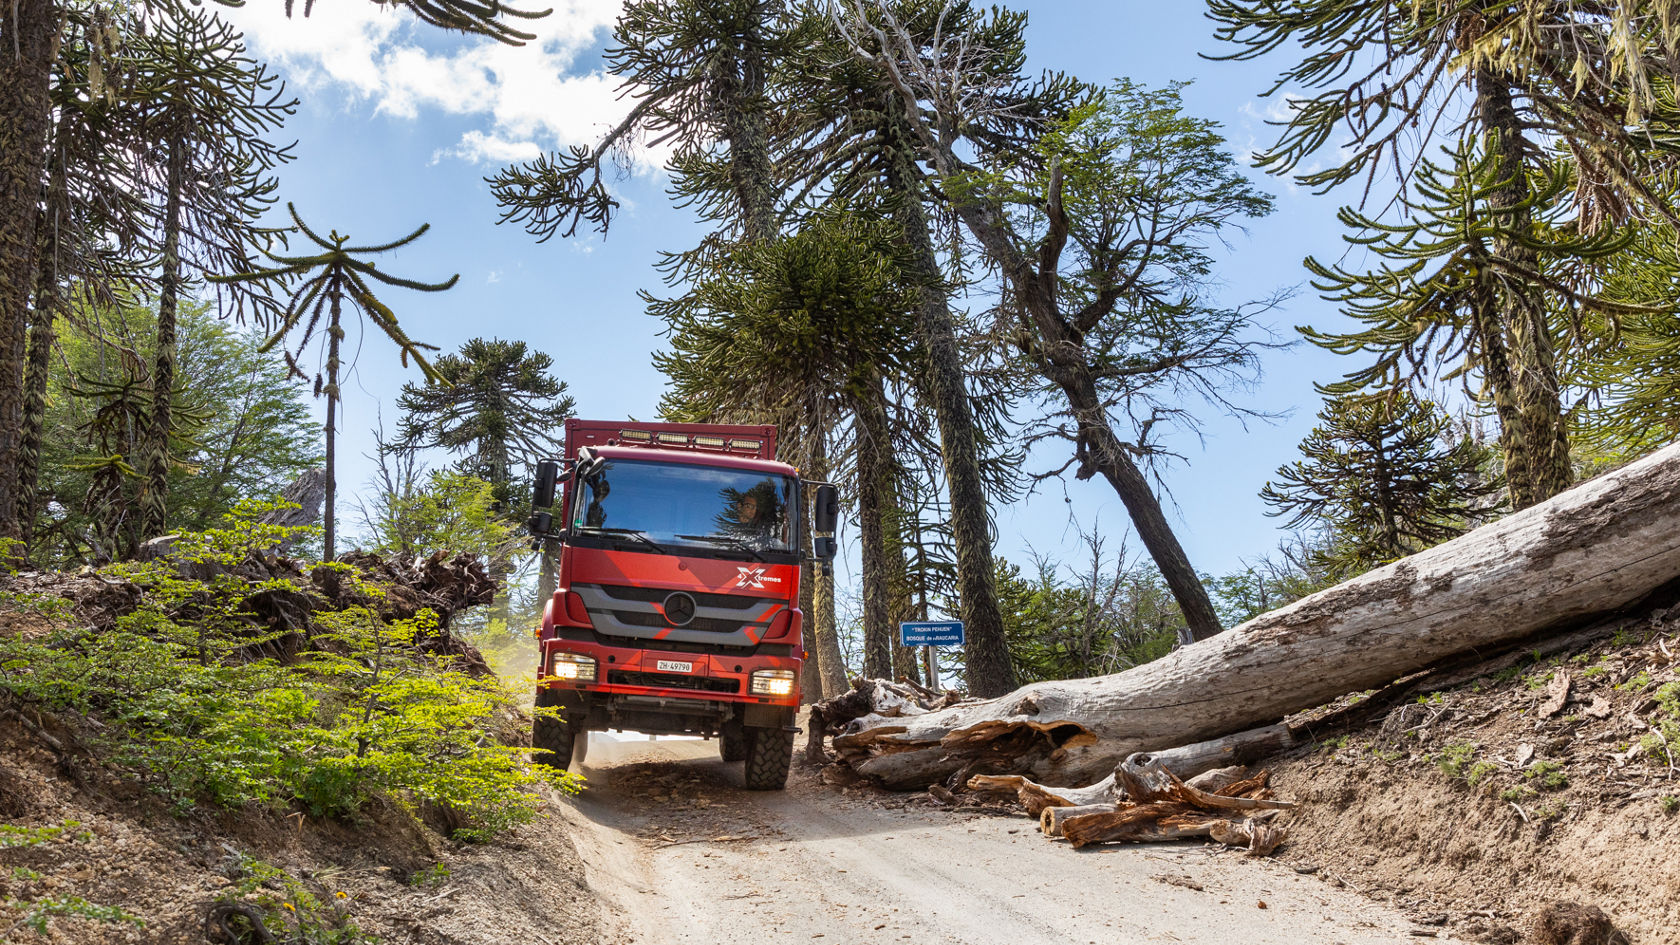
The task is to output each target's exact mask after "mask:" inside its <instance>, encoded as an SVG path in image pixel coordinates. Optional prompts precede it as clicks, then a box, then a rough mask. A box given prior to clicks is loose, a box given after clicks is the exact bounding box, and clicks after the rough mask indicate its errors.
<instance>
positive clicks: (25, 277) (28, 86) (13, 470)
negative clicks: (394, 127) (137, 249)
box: [0, 0, 548, 538]
mask: <svg viewBox="0 0 1680 945" xmlns="http://www.w3.org/2000/svg"><path fill="white" fill-rule="evenodd" d="M377 2H379V3H381V4H382V5H385V6H390V7H402V8H404V9H407V10H408V11H409V12H410V13H413V14H414V15H415V16H416V17H418V18H420V19H421V20H422V21H424V22H426V23H429V24H431V25H433V26H436V27H439V28H442V29H447V30H453V31H458V32H465V33H476V34H480V35H485V36H489V37H491V38H493V39H496V40H498V41H500V42H504V43H510V44H514V45H517V44H520V43H523V42H525V41H528V40H530V39H533V38H535V37H534V36H533V35H532V34H530V33H526V32H523V31H521V30H520V29H519V28H518V26H517V25H516V24H517V23H519V22H520V21H523V20H530V19H535V18H539V17H542V16H546V15H547V13H548V11H525V10H521V9H519V8H517V7H512V6H509V5H508V4H505V3H491V4H485V3H481V2H479V0H377ZM74 5H75V4H74V0H17V2H15V3H7V4H0V538H15V537H17V536H18V535H19V532H20V528H19V515H18V501H17V493H18V479H17V477H18V475H19V463H18V459H19V456H18V451H19V449H20V445H21V444H20V440H21V431H22V429H23V424H22V412H23V396H24V395H23V384H24V374H23V365H24V358H25V345H26V336H27V331H28V325H29V297H30V293H31V291H32V290H33V288H34V285H35V280H34V278H33V274H34V268H35V265H34V263H35V249H36V246H37V244H38V239H37V234H38V230H39V223H40V220H41V199H40V198H41V191H42V188H43V185H44V179H43V174H44V171H45V168H46V157H47V140H48V134H49V127H50V124H51V120H50V102H49V94H50V89H51V85H52V70H53V61H54V58H55V56H56V55H57V52H58V50H59V49H60V48H61V46H62V43H61V40H62V39H63V36H62V30H63V29H64V28H65V26H66V25H67V24H69V23H70V22H71V21H72V19H73V18H72V17H70V16H68V15H67V14H68V12H69V9H70V7H72V6H74ZM148 6H149V7H152V8H153V9H156V8H160V7H166V6H167V7H178V6H182V4H178V3H175V2H173V0H160V2H158V3H156V4H148ZM301 6H302V8H303V11H304V12H305V13H307V12H308V8H309V6H310V4H309V3H304V4H302V5H301ZM292 8H293V5H292V4H291V3H290V2H288V3H287V4H286V9H287V11H288V13H289V12H291V10H292Z"/></svg>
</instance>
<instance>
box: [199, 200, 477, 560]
mask: <svg viewBox="0 0 1680 945" xmlns="http://www.w3.org/2000/svg"><path fill="white" fill-rule="evenodd" d="M286 209H287V211H289V212H290V213H291V215H292V223H293V224H294V225H295V226H296V227H297V231H298V232H299V233H301V234H303V236H304V237H305V238H307V239H308V240H309V241H310V242H312V243H314V244H315V245H316V247H318V248H319V249H320V250H321V252H319V253H315V254H313V255H309V256H302V255H286V254H280V253H275V252H272V251H270V250H264V251H263V255H264V256H266V257H268V259H269V261H270V262H272V263H273V264H274V265H273V266H271V267H269V268H266V269H259V270H256V271H253V272H245V273H239V274H236V275H231V276H212V277H210V281H212V282H218V283H224V284H236V285H238V284H243V285H247V286H249V285H252V284H262V285H265V286H267V287H271V288H273V289H274V290H280V289H285V291H288V292H290V297H289V298H288V299H287V301H286V306H285V310H284V311H283V312H282V313H281V315H280V319H279V326H278V327H277V328H276V329H275V331H274V333H273V334H272V335H270V336H269V338H268V340H267V341H265V342H264V343H263V346H262V348H261V350H263V351H268V350H271V349H273V348H274V347H276V346H279V347H281V349H282V350H283V351H285V353H286V361H287V363H288V364H290V365H291V368H292V371H293V373H295V374H296V375H297V376H298V377H301V378H308V376H309V375H308V373H307V372H305V371H304V369H303V368H302V366H301V365H300V364H299V361H298V358H299V357H301V356H302V354H303V349H304V348H306V347H308V346H309V343H310V342H311V341H313V340H315V339H317V338H320V337H322V336H323V335H324V336H325V346H326V365H325V367H324V369H323V370H322V371H318V372H316V373H315V395H316V396H317V397H319V396H322V395H325V396H326V398H327V422H326V427H325V429H326V438H327V497H326V509H325V513H324V522H323V524H324V531H323V535H322V557H323V558H324V559H325V560H327V561H331V560H332V559H333V551H334V548H333V542H334V539H335V537H336V535H335V534H334V531H335V526H336V524H337V519H336V516H335V515H334V512H333V502H334V499H335V498H336V497H337V491H338V484H337V479H336V472H337V470H336V463H335V455H334V452H335V451H334V448H335V447H336V446H337V438H336V427H335V422H336V421H337V419H338V413H337V408H338V398H339V371H340V368H341V366H342V365H341V362H340V359H339V352H340V346H341V345H342V344H343V341H344V328H343V325H342V316H343V314H344V306H345V304H346V303H348V304H349V305H350V307H352V308H353V309H355V310H356V311H359V312H361V313H362V315H363V316H364V317H365V318H366V319H367V320H368V321H371V322H372V323H373V325H374V327H376V328H378V329H379V331H380V333H381V334H383V335H384V336H385V337H386V338H387V339H389V340H390V341H391V343H392V344H395V345H396V346H397V349H398V352H399V353H400V357H401V359H402V364H403V366H404V367H407V366H408V361H409V359H410V358H413V359H414V363H415V364H416V365H417V366H418V367H419V368H420V370H421V372H422V373H424V374H425V375H426V378H427V379H428V380H431V379H432V378H433V376H434V375H433V371H432V366H431V364H430V362H428V361H427V360H426V357H425V355H424V354H423V353H422V349H430V350H433V351H435V350H437V349H436V347H434V346H432V345H427V344H422V343H420V342H417V341H415V340H413V339H412V338H410V337H408V334H407V333H406V332H405V331H403V329H402V326H401V325H399V324H398V323H397V316H396V313H395V312H393V311H392V310H391V309H390V308H389V307H388V306H387V305H386V304H385V303H384V302H382V301H380V300H379V297H378V296H377V295H376V294H375V293H374V291H373V283H379V284H381V285H387V286H393V287H396V288H399V289H412V290H414V291H416V292H442V291H444V290H445V289H448V288H450V287H451V286H453V285H455V283H456V282H457V281H459V280H460V278H461V277H460V276H459V275H454V276H450V277H449V278H448V279H447V280H445V281H443V282H438V283H429V282H419V281H416V280H414V279H404V278H402V277H400V276H393V275H391V274H390V273H388V272H385V271H383V270H381V269H379V268H377V267H376V266H375V264H374V263H373V262H372V261H371V260H369V259H367V258H365V257H368V256H374V255H377V254H379V253H385V252H390V251H391V250H394V249H398V248H400V247H403V246H407V245H408V244H409V243H412V242H414V241H415V240H417V239H419V238H420V237H421V235H422V234H424V233H425V232H426V231H427V230H428V229H431V224H429V223H427V224H422V225H421V227H420V228H419V229H417V230H415V231H414V232H413V233H410V234H408V235H407V236H405V237H403V238H402V239H399V240H393V241H392V242H389V243H384V244H381V245H377V246H346V245H345V244H346V243H348V242H349V241H350V237H348V236H341V235H339V233H338V231H336V230H334V231H332V232H330V233H328V234H327V235H326V236H321V235H320V234H318V233H316V232H315V231H314V230H313V229H310V227H309V226H308V225H307V224H305V223H304V222H303V218H302V217H300V216H298V212H297V208H296V207H294V206H292V205H291V204H289V203H288V204H287V205H286ZM294 281H296V282H297V285H295V286H292V285H291V283H293V282H294ZM323 316H325V324H323V323H322V322H323ZM294 335H296V337H294Z"/></svg>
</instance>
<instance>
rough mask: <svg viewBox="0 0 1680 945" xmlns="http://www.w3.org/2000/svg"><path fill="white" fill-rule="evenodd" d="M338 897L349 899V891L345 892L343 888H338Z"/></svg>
mask: <svg viewBox="0 0 1680 945" xmlns="http://www.w3.org/2000/svg"><path fill="white" fill-rule="evenodd" d="M338 898H340V899H349V898H350V894H349V893H347V892H345V891H344V890H342V889H340V890H339V891H338Z"/></svg>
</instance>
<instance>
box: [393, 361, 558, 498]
mask: <svg viewBox="0 0 1680 945" xmlns="http://www.w3.org/2000/svg"><path fill="white" fill-rule="evenodd" d="M553 366H554V360H553V359H552V358H550V357H549V356H548V355H547V354H544V353H542V352H540V351H529V350H527V349H526V347H525V343H524V342H522V341H502V340H501V339H499V338H497V339H492V340H489V341H486V340H484V339H483V338H473V339H471V340H469V341H467V342H466V343H465V344H463V345H462V346H461V350H460V351H459V352H458V353H456V354H446V355H444V356H442V357H440V358H438V359H437V361H436V362H434V363H433V365H432V371H433V373H434V375H435V376H434V377H432V378H429V379H428V381H427V383H426V384H424V385H415V384H404V385H403V389H402V394H401V395H400V396H399V397H398V399H397V405H398V406H399V407H400V408H401V409H402V411H403V417H402V426H401V429H400V432H399V433H398V437H397V445H398V448H401V449H432V448H441V449H445V450H448V451H449V452H450V453H453V454H456V455H460V456H463V457H464V459H463V465H462V471H463V472H466V473H468V474H470V475H473V476H476V477H478V478H479V479H483V480H484V481H486V482H489V483H491V484H493V485H494V486H495V487H496V501H498V502H500V503H502V505H503V506H504V508H509V509H512V508H515V507H516V506H517V505H518V497H517V496H516V494H515V490H514V488H513V486H514V483H515V482H516V481H518V480H519V478H520V477H519V476H518V475H517V473H516V470H515V466H516V465H519V466H530V465H533V464H535V463H536V462H537V460H539V459H543V458H545V457H551V456H556V455H558V454H559V452H560V436H561V430H562V427H563V426H564V424H565V422H566V419H567V418H568V417H570V416H571V415H572V408H573V406H575V402H574V401H573V400H572V398H571V396H569V395H568V394H567V393H566V385H565V383H564V382H563V381H559V380H557V379H555V377H554V375H553V374H552V373H550V371H551V369H552V368H553Z"/></svg>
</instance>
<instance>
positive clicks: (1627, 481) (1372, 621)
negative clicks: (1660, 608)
mask: <svg viewBox="0 0 1680 945" xmlns="http://www.w3.org/2000/svg"><path fill="white" fill-rule="evenodd" d="M1677 579H1680V445H1676V446H1671V447H1669V448H1667V449H1664V450H1662V451H1660V452H1658V453H1655V454H1653V455H1652V456H1649V457H1646V458H1645V459H1642V460H1640V461H1638V462H1635V463H1632V464H1630V465H1628V466H1625V467H1623V468H1622V469H1619V470H1617V471H1615V472H1612V473H1608V474H1606V475H1604V476H1602V477H1600V478H1598V479H1595V480H1592V481H1590V482H1587V483H1583V484H1581V485H1578V486H1576V487H1575V488H1573V489H1571V490H1569V491H1568V492H1565V493H1563V494H1561V495H1558V496H1556V497H1554V498H1552V499H1550V500H1548V501H1546V502H1543V503H1540V504H1538V505H1535V506H1531V507H1530V508H1528V509H1525V510H1523V511H1521V512H1518V513H1515V514H1513V515H1511V516H1509V517H1507V518H1505V519H1502V520H1500V521H1498V522H1495V523H1493V524H1490V525H1485V526H1483V527H1481V528H1478V529H1476V530H1475V531H1472V532H1470V533H1468V534H1466V535H1463V536H1460V537H1459V538H1455V539H1453V540H1452V541H1449V542H1446V543H1445V544H1441V545H1437V546H1436V547H1434V548H1431V549H1429V550H1427V551H1422V552H1419V553H1417V554H1415V555H1412V556H1411V557H1409V558H1405V559H1402V560H1400V561H1397V562H1395V563H1393V564H1390V565H1387V566H1385V567H1382V568H1378V569H1377V570H1375V571H1371V572H1369V573H1367V574H1364V575H1361V576H1360V577H1357V578H1355V579H1353V580H1351V581H1348V582H1346V583H1344V584H1341V585H1338V586H1336V587H1333V588H1329V589H1327V590H1324V591H1320V592H1319V593H1317V594H1313V595H1311V596H1309V597H1306V598H1303V599H1302V600H1299V601H1296V602H1295V603H1293V604H1290V605H1288V606H1286V607H1284V608H1282V609H1279V610H1276V611H1273V612H1271V613H1268V614H1264V615H1262V616H1260V617H1257V618H1255V619H1253V620H1250V621H1248V622H1247V623H1245V624H1243V625H1242V626H1240V627H1237V628H1235V629H1233V630H1230V631H1227V632H1225V633H1222V634H1220V635H1219V636H1216V637H1214V638H1212V639H1209V640H1204V641H1201V642H1198V643H1195V644H1192V645H1190V646H1187V647H1183V648H1181V649H1179V650H1177V651H1175V652H1173V653H1172V654H1170V655H1168V656H1166V657H1164V658H1162V659H1160V660H1157V661H1155V662H1153V663H1149V664H1146V665H1144V666H1140V667H1136V668H1134V669H1131V670H1128V671H1126V672H1124V673H1120V674H1117V675H1113V676H1101V677H1096V678H1093V679H1078V680H1066V681H1059V682H1044V683H1035V684H1033V685H1029V686H1025V687H1023V688H1021V689H1019V690H1017V691H1016V692H1014V693H1011V694H1009V695H1008V696H1005V697H1003V698H999V699H992V700H986V701H977V702H970V703H965V704H961V705H957V706H953V707H951V708H949V709H944V710H941V711H936V712H927V713H924V714H919V715H908V716H900V717H886V716H883V715H880V714H873V715H869V716H865V717H864V718H861V719H858V720H856V721H855V722H853V723H851V726H850V727H849V728H848V729H847V731H846V732H845V733H843V734H841V735H839V736H836V737H835V739H834V742H833V744H834V748H835V751H836V752H837V755H838V758H839V760H841V761H845V762H847V763H849V764H850V765H851V766H852V767H853V768H854V769H855V770H857V771H858V772H859V773H861V774H863V775H867V776H873V777H876V778H878V779H879V780H880V781H881V782H882V783H884V784H886V785H887V786H889V787H896V788H922V787H926V786H927V785H928V784H931V783H934V782H937V781H940V780H942V779H943V778H946V777H948V776H949V775H951V774H953V773H955V772H958V771H961V770H963V769H965V768H966V767H967V766H970V765H972V764H974V763H975V762H976V761H978V760H984V761H985V763H986V764H987V765H988V768H987V771H988V772H989V773H997V774H1003V773H1016V774H1024V775H1027V776H1029V777H1031V778H1033V779H1034V780H1036V781H1038V782H1041V783H1043V784H1049V785H1067V784H1086V783H1090V782H1091V781H1094V780H1097V779H1099V778H1101V777H1102V776H1104V775H1105V774H1107V773H1108V772H1109V771H1110V770H1112V769H1113V768H1114V766H1115V764H1116V763H1117V762H1118V761H1119V760H1121V759H1123V758H1125V757H1127V756H1128V755H1130V754H1131V753H1132V752H1136V751H1156V750H1158V749H1164V748H1172V747H1174V746H1179V745H1184V744H1186V743H1189V742H1198V741H1203V740H1206V739H1213V738H1218V737H1220V736H1224V735H1230V734H1232V733H1234V732H1241V731H1245V730H1248V729H1253V728H1255V727H1257V726H1262V725H1268V724H1271V723H1274V722H1276V721H1278V720H1279V719H1281V718H1282V717H1283V716H1285V715H1287V714H1289V713H1291V712H1297V711H1301V710H1303V709H1308V708H1311V707H1313V706H1316V705H1321V704H1323V703H1325V702H1328V701H1330V700H1331V699H1334V698H1336V697H1338V696H1341V695H1344V694H1346V693H1349V692H1356V691H1359V690H1363V689H1369V688H1372V687H1376V686H1382V685H1386V684H1388V683H1390V682H1392V681H1394V680H1395V679H1397V678H1399V677H1400V676H1403V675H1406V674H1409V673H1412V672H1416V671H1418V670H1421V669H1424V668H1426V667H1428V666H1430V665H1433V664H1435V663H1438V662H1440V661H1442V660H1444V659H1447V658H1449V657H1452V656H1455V655H1458V654H1462V653H1465V652H1467V651H1470V650H1473V649H1480V648H1487V647H1492V646H1497V645H1500V644H1503V643H1510V642H1514V641H1516V640H1518V639H1521V638H1522V637H1525V636H1528V635H1530V634H1534V633H1539V632H1545V631H1548V630H1553V629H1557V628H1561V627H1565V626H1568V625H1571V624H1575V623H1579V622H1581V621H1583V620H1586V619H1589V618H1592V617H1594V616H1598V615H1602V614H1605V613H1609V612H1613V611H1616V610H1618V609H1620V608H1623V607H1626V606H1628V605H1630V604H1633V603H1636V602H1637V601H1639V600H1641V599H1642V598H1644V597H1646V596H1647V595H1649V594H1650V593H1651V592H1652V591H1654V590H1656V589H1657V588H1660V587H1662V586H1664V585H1666V584H1668V583H1669V582H1671V581H1675V580H1677Z"/></svg>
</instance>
